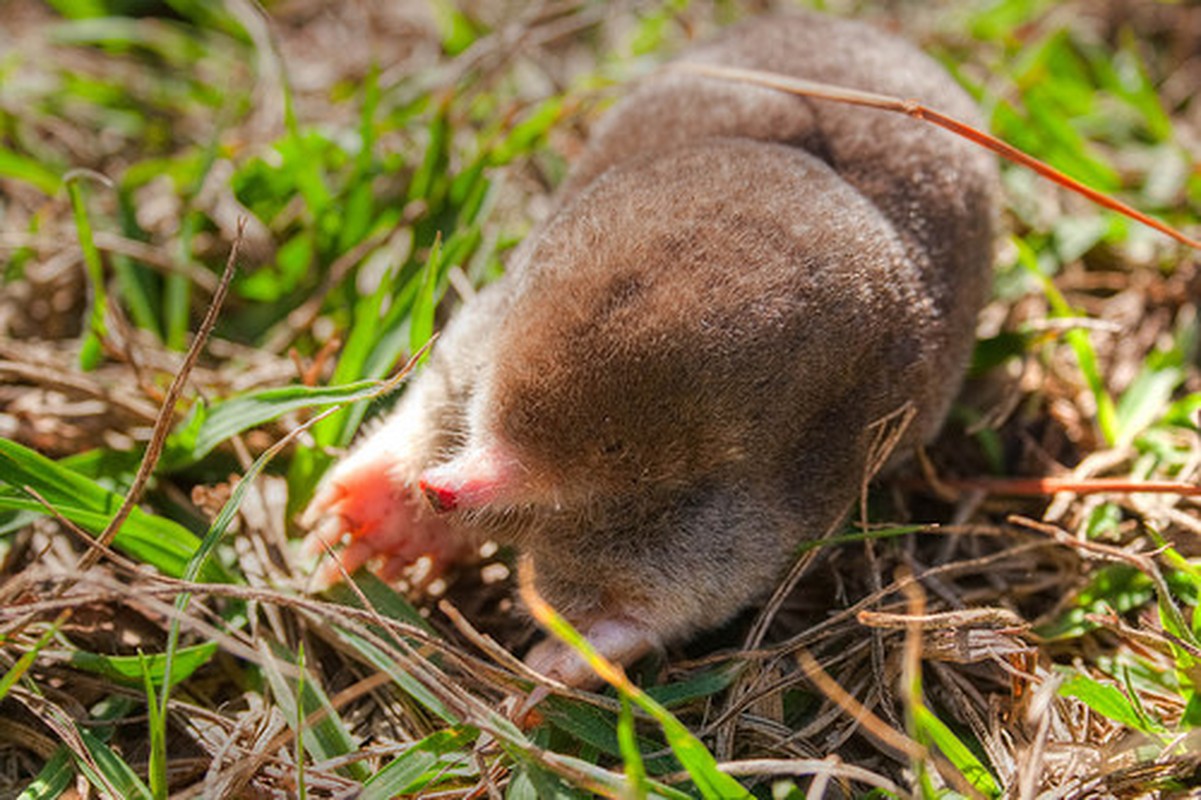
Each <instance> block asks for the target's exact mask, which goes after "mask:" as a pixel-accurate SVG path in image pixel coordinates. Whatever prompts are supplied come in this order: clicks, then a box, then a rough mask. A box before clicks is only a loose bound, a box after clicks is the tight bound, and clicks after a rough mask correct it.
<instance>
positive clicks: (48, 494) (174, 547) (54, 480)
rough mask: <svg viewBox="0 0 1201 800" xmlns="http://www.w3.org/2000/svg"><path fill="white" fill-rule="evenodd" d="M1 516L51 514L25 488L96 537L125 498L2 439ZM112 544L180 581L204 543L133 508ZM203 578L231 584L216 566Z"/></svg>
mask: <svg viewBox="0 0 1201 800" xmlns="http://www.w3.org/2000/svg"><path fill="white" fill-rule="evenodd" d="M0 483H4V484H8V486H9V487H11V488H6V487H4V486H0V510H17V511H33V512H37V513H39V514H42V515H45V514H48V513H50V512H49V511H48V510H47V509H46V507H45V506H43V505H42V504H41V503H40V502H39V501H38V500H37V499H36V498H34V497H32V496H29V495H28V494H27V493H26V492H25V491H24V487H29V488H30V489H33V490H34V491H35V492H37V493H38V494H39V495H40V496H41V498H42V499H44V500H45V501H46V502H47V503H49V504H50V505H51V507H53V508H54V510H55V511H56V512H58V513H59V514H62V516H63V517H65V518H66V519H68V520H70V521H71V522H74V523H75V524H77V525H79V526H80V527H82V528H83V529H85V530H87V531H89V532H91V533H92V534H99V533H100V532H101V531H103V530H104V529H105V527H106V526H107V525H108V523H109V521H110V520H111V519H112V517H113V514H115V513H116V511H117V509H118V508H120V507H121V497H120V496H119V495H117V494H115V493H113V492H110V491H109V490H107V489H105V488H104V487H102V486H100V485H99V484H97V483H96V482H95V481H92V480H90V479H88V478H86V477H84V476H82V475H80V474H79V473H77V472H75V471H74V470H71V469H68V468H67V467H64V466H63V465H62V464H59V463H57V462H55V461H52V460H50V459H49V458H46V457H45V456H43V455H42V454H41V453H38V452H36V451H34V450H30V449H28V448H26V447H22V446H21V445H19V444H17V443H16V442H13V441H10V440H8V439H3V438H0ZM113 544H114V545H115V546H116V547H117V548H118V549H120V550H122V551H123V552H125V553H128V554H129V555H131V556H133V557H134V558H136V559H138V560H139V561H142V562H143V563H146V564H149V565H151V566H153V567H155V568H156V569H158V570H160V571H162V572H163V573H165V574H167V575H170V576H171V577H174V578H179V577H182V576H183V574H184V569H185V567H186V565H187V563H188V559H189V558H191V557H192V555H193V554H194V553H195V552H196V549H197V548H198V547H199V545H200V540H199V539H197V538H196V536H195V535H193V534H192V532H191V531H189V530H188V529H187V528H185V527H183V526H182V525H180V524H179V523H176V522H173V521H171V520H169V519H166V518H165V517H159V516H155V515H152V514H147V513H146V512H144V511H142V510H141V509H139V508H136V507H135V508H134V509H133V511H132V513H130V515H129V518H128V519H126V520H125V524H123V525H122V526H121V530H120V532H119V533H118V534H117V537H116V539H114V540H113ZM201 577H202V579H203V580H207V581H221V582H227V581H229V580H230V579H231V578H230V576H229V575H228V574H227V573H226V572H225V570H224V569H222V568H221V567H220V566H219V565H217V564H209V565H206V566H205V569H204V570H203V572H202V574H201Z"/></svg>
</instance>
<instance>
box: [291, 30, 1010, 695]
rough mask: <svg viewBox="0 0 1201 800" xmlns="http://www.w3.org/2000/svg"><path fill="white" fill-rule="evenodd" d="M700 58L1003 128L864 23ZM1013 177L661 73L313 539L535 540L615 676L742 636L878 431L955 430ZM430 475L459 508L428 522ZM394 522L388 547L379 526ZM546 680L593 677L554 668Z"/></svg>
mask: <svg viewBox="0 0 1201 800" xmlns="http://www.w3.org/2000/svg"><path fill="white" fill-rule="evenodd" d="M685 58H686V59H688V60H693V61H707V62H712V63H718V64H725V65H731V66H741V67H750V68H757V69H763V70H770V71H776V72H781V73H786V74H790V75H796V76H799V77H804V78H808V79H813V80H819V81H825V82H829V83H833V84H837V85H841V86H847V87H852V88H861V89H866V90H870V91H875V92H882V93H887V94H894V95H899V96H902V97H914V98H917V99H920V100H921V101H923V102H925V103H926V104H928V105H930V106H933V107H935V108H939V109H940V110H943V111H946V112H948V113H950V114H952V115H953V116H956V117H959V118H960V119H964V120H967V121H970V122H977V119H976V113H975V111H974V109H973V108H972V104H971V102H970V100H969V99H968V98H967V97H966V95H965V94H964V93H963V92H962V91H961V90H960V89H959V88H958V87H957V86H956V85H955V84H954V83H953V82H952V81H951V79H950V78H949V77H948V76H947V75H946V74H945V73H944V72H943V70H942V69H941V68H939V67H938V66H937V65H936V64H935V63H934V62H932V61H931V60H930V59H929V58H927V57H926V56H924V55H922V54H921V53H920V52H918V51H916V50H915V49H914V48H912V47H911V46H909V45H907V44H905V43H904V42H901V41H899V40H897V39H895V38H892V37H890V36H887V35H885V34H883V33H881V32H879V31H876V30H874V29H872V28H869V27H866V26H863V25H860V24H857V23H853V22H848V21H843V20H838V19H833V18H829V17H822V16H816V15H795V16H789V17H771V18H763V19H758V20H753V21H751V22H748V23H746V24H743V25H740V26H738V27H735V28H733V29H731V30H729V31H727V32H726V33H725V34H724V35H723V36H721V37H720V38H718V39H717V40H715V41H713V42H712V43H710V44H707V45H704V46H701V47H698V48H695V49H693V50H692V51H690V52H688V53H686V54H685ZM994 181H995V166H994V164H993V162H992V159H991V158H990V157H989V156H988V155H986V154H984V153H982V152H981V151H979V150H978V149H976V148H975V147H974V146H972V145H970V144H968V143H966V142H964V141H962V140H960V139H958V138H956V137H954V136H952V135H951V134H948V133H946V132H944V131H942V130H939V129H935V128H932V127H931V126H929V125H926V124H923V123H920V122H917V121H914V120H911V119H908V118H904V117H900V116H897V115H895V114H889V113H885V112H880V111H874V110H868V109H861V108H852V107H849V106H845V105H841V104H837V103H833V102H829V101H820V100H806V99H801V98H797V97H794V96H790V95H785V94H782V93H778V92H774V91H770V90H766V89H761V88H756V87H751V86H747V85H741V84H735V83H729V82H723V81H720V80H716V79H713V78H703V77H699V76H695V75H688V74H684V73H680V72H670V71H668V72H661V73H657V74H656V75H654V76H652V77H650V78H649V79H647V80H646V81H644V82H643V83H642V84H641V85H640V86H639V87H638V88H636V89H635V90H634V91H633V92H632V93H631V94H630V95H629V96H628V97H627V98H626V99H625V100H623V101H622V102H620V103H619V104H618V105H617V106H616V107H615V108H614V109H613V110H612V111H611V112H610V113H609V114H608V115H607V116H606V118H605V119H604V121H603V123H602V125H601V128H600V130H599V131H598V134H597V136H596V138H595V141H594V143H593V144H592V145H591V146H590V148H589V150H588V152H587V153H586V154H585V155H584V156H583V158H582V159H581V161H580V163H579V164H578V165H577V166H576V168H575V170H574V172H573V174H572V175H571V176H570V177H569V179H568V181H567V184H566V185H565V186H564V187H563V189H562V191H561V198H562V203H563V205H562V208H561V210H560V211H559V212H558V213H557V214H556V215H555V216H554V217H553V218H552V219H551V220H550V221H548V222H547V223H546V224H545V225H544V226H543V227H542V228H541V229H540V230H539V231H538V232H537V233H536V234H535V236H533V237H532V238H531V240H530V241H528V242H526V243H525V244H524V245H523V247H522V248H521V250H520V252H519V255H518V257H517V259H516V260H515V263H514V264H512V265H511V267H510V269H509V271H508V274H506V276H505V277H504V278H503V279H502V280H500V281H499V282H497V283H496V284H495V285H493V286H491V287H489V288H488V289H486V290H484V291H483V292H482V293H481V294H480V296H479V297H478V298H477V299H476V300H474V301H473V302H472V303H470V304H468V305H467V306H466V307H464V308H463V309H462V311H461V312H460V314H459V316H458V318H457V319H456V320H455V322H454V323H452V325H451V326H450V328H449V330H448V331H447V333H446V336H445V337H444V339H443V341H441V342H440V343H439V345H438V348H437V351H436V353H435V356H434V358H433V359H432V360H431V362H430V365H429V367H428V368H427V369H426V371H425V372H424V374H422V375H421V377H420V378H419V379H418V380H417V382H416V384H415V385H414V386H413V387H412V388H411V389H410V390H409V394H408V396H406V397H405V398H404V400H403V401H402V404H401V407H400V408H399V409H398V411H397V412H396V414H395V416H393V417H392V418H391V419H390V420H388V421H386V422H385V423H384V424H383V425H382V426H381V427H379V428H378V429H377V430H376V431H375V432H374V433H373V434H372V435H371V436H369V437H367V439H366V440H365V441H364V443H363V444H362V445H360V446H359V448H358V449H357V450H356V451H355V452H354V453H352V454H351V456H349V457H348V459H347V460H346V461H345V462H344V463H343V464H342V465H340V466H339V467H338V468H337V469H336V470H335V471H334V473H333V475H332V476H331V478H330V482H329V483H328V484H327V488H326V490H325V492H324V494H323V495H321V496H319V498H318V500H317V501H315V504H314V507H313V509H311V510H310V515H309V516H310V520H316V519H318V518H320V517H322V516H326V517H333V518H335V519H339V520H341V522H337V523H333V524H327V525H326V530H325V532H323V533H321V534H320V537H321V538H323V539H325V540H327V541H329V540H333V539H334V538H336V537H337V536H340V535H341V534H342V533H343V532H346V531H350V532H352V533H355V534H356V540H355V541H356V543H352V545H351V547H356V546H357V547H358V550H356V551H355V553H356V558H355V561H362V560H365V559H366V558H367V557H370V556H372V555H377V554H379V555H383V556H384V557H386V558H387V557H391V560H390V561H389V562H388V563H389V564H393V565H403V563H407V561H411V560H412V558H413V557H414V556H413V555H412V551H413V550H414V549H415V546H412V545H409V546H407V549H406V545H405V543H404V542H402V543H401V544H400V545H394V544H392V543H393V542H394V541H395V540H404V539H405V535H406V534H405V531H406V530H409V529H421V530H426V531H428V530H431V528H430V527H429V526H431V525H433V526H434V528H433V530H435V531H443V532H444V535H445V536H446V537H447V541H448V542H450V541H456V540H458V539H459V538H460V537H461V536H462V534H463V533H467V534H477V535H485V536H494V537H497V538H499V539H502V540H506V541H513V542H515V543H517V544H518V545H519V546H520V547H521V548H523V549H524V550H525V551H527V552H529V553H530V554H532V556H533V558H534V563H535V566H536V569H537V574H538V585H539V588H540V590H541V591H542V592H543V593H544V595H545V596H546V597H547V599H549V600H550V601H551V602H552V603H553V604H555V605H557V606H558V607H560V609H562V610H563V611H564V612H566V613H567V614H568V616H569V617H570V618H571V619H572V620H573V621H575V622H576V623H577V624H579V625H581V626H582V627H583V628H584V629H585V631H586V632H589V631H591V632H593V633H592V634H591V635H593V636H594V638H595V639H596V640H597V641H598V642H599V644H600V646H601V647H602V649H604V650H607V651H608V652H609V654H610V655H612V656H613V657H615V658H618V659H626V660H628V659H629V658H632V657H634V656H636V655H637V654H638V653H639V652H642V651H644V650H645V649H646V648H647V647H651V646H654V645H656V644H659V643H661V642H663V641H667V640H672V639H678V638H681V637H684V636H687V635H689V634H691V633H693V632H694V631H696V630H697V629H698V628H703V627H709V626H713V625H716V624H719V623H721V622H722V621H723V620H725V619H727V618H728V617H729V616H730V615H732V614H734V613H735V612H737V611H738V610H739V609H741V608H743V607H745V606H746V605H747V604H748V603H750V602H753V601H754V600H755V599H757V598H759V597H760V596H762V595H763V594H765V593H766V592H768V591H769V590H770V589H771V587H772V586H773V583H774V581H775V580H776V579H777V577H778V576H779V574H780V572H781V570H782V569H783V568H784V567H786V566H787V565H788V563H789V562H790V560H791V554H792V553H793V551H794V550H795V548H796V546H797V544H798V543H800V542H802V541H804V540H806V539H809V538H812V537H814V536H818V535H820V534H821V533H822V532H824V531H826V530H828V529H829V528H830V527H831V526H832V525H833V524H834V523H836V522H837V521H838V519H839V517H840V516H841V515H843V514H845V513H846V510H847V508H848V507H849V506H850V504H851V503H852V501H853V500H854V499H855V497H856V496H857V493H858V491H859V489H860V487H861V484H862V479H863V476H864V472H865V469H866V461H867V457H868V451H869V445H870V442H871V438H872V431H871V430H870V426H871V425H872V423H873V422H876V421H879V420H881V419H882V418H884V417H886V416H888V415H889V414H892V413H893V412H897V411H899V410H901V409H904V408H906V407H909V408H912V409H913V410H914V411H915V412H916V416H915V418H914V420H913V422H912V424H911V425H910V427H909V428H908V430H907V433H906V436H905V438H904V440H903V442H902V447H905V446H907V445H912V444H915V443H917V442H920V441H921V440H923V439H926V438H928V437H930V436H931V435H933V433H934V432H935V431H936V430H937V428H938V426H939V425H940V424H941V421H942V418H943V416H944V414H945V412H946V409H947V407H948V404H949V402H950V400H951V398H952V397H953V396H954V394H955V392H956V390H957V388H958V386H959V381H960V376H961V374H962V372H963V369H964V365H965V362H966V359H967V356H968V353H969V351H970V348H971V344H972V341H973V326H974V320H975V315H976V312H977V310H978V309H979V306H980V304H981V302H982V300H983V296H984V291H985V286H986V284H987V280H988V275H989V264H990V254H991V228H992V217H993V211H992V205H991V203H992V197H991V195H992V192H993V184H994ZM372 471H374V472H372ZM371 474H379V475H380V476H381V477H380V478H379V480H378V481H377V482H376V483H377V484H378V485H377V486H376V487H375V488H374V489H361V488H358V487H359V485H360V484H362V483H367V484H370V483H371V481H370V480H367V479H364V480H360V478H362V477H363V476H369V475H371ZM356 481H357V482H356ZM419 484H421V485H422V486H423V487H424V488H425V491H426V492H427V494H429V495H430V496H431V498H433V500H434V502H435V503H436V504H437V505H438V507H439V508H441V509H442V510H444V511H446V510H449V511H450V513H449V514H446V515H442V516H438V517H434V515H433V513H432V512H431V511H429V510H427V509H423V508H421V504H420V502H419V501H417V500H415V498H417V497H418V495H417V488H416V487H417V486H418V485H419ZM330 486H332V487H335V490H334V491H332V493H331V490H330V488H329V487H330ZM347 486H350V487H352V488H350V489H347V488H346V487H347ZM371 492H376V494H377V496H376V498H375V499H371V498H369V497H368V495H369V494H370V493H371ZM380 492H382V493H383V495H382V497H383V498H384V499H383V500H380V499H379V493H380ZM389 498H391V500H390V501H389ZM388 502H392V503H393V504H394V505H393V508H394V513H392V514H391V515H384V518H381V519H379V520H378V526H380V527H382V528H384V529H386V530H387V534H386V535H385V534H378V533H374V532H373V530H374V526H376V524H377V523H376V522H375V521H372V522H371V524H370V525H362V524H360V523H361V522H362V521H363V517H364V516H371V513H370V512H368V511H364V510H363V509H366V508H368V507H371V508H375V507H379V506H383V507H387V504H388ZM460 506H461V507H460ZM347 520H352V521H351V522H348V521H347ZM434 520H436V521H434ZM438 526H443V527H438ZM373 537H374V538H373ZM410 538H411V537H410ZM373 542H378V543H379V544H378V546H376V545H375V544H372V543H373ZM416 549H420V548H416ZM426 550H432V551H433V554H434V555H435V556H442V557H445V558H449V557H451V556H452V555H453V547H452V546H451V545H450V544H447V545H446V551H445V552H442V551H440V550H438V548H437V547H432V548H431V547H426ZM398 552H403V556H401V557H396V553H398ZM360 555H361V556H362V558H359V557H358V556H360ZM352 566H353V565H352ZM533 663H535V664H536V665H537V666H538V667H539V668H542V669H546V670H548V671H551V672H555V673H556V674H558V675H559V676H560V677H564V678H565V679H567V680H570V681H573V682H577V683H582V682H587V677H586V675H585V674H584V673H582V672H581V671H580V668H579V665H578V664H575V663H574V662H572V660H571V657H570V656H569V655H567V654H566V653H564V652H562V651H558V650H556V649H554V648H553V647H550V648H549V649H544V650H543V651H542V652H540V653H538V654H535V656H534V658H533Z"/></svg>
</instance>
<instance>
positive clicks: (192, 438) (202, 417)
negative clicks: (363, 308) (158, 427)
mask: <svg viewBox="0 0 1201 800" xmlns="http://www.w3.org/2000/svg"><path fill="white" fill-rule="evenodd" d="M379 386H380V385H379V382H377V381H357V382H355V383H351V384H347V385H344V386H317V387H310V386H281V387H277V388H271V389H262V390H260V391H257V392H251V393H249V394H244V395H240V396H237V397H232V398H230V399H227V400H222V401H218V402H216V403H213V404H212V405H211V406H205V405H204V404H203V402H202V401H201V402H198V403H197V404H196V406H194V407H193V409H192V412H191V413H189V416H188V417H187V419H185V420H184V421H183V422H182V423H180V425H179V426H178V427H177V428H176V430H175V431H174V432H173V433H172V434H171V436H170V438H168V440H167V448H168V451H169V453H170V458H169V459H168V463H169V468H171V469H178V468H180V467H182V466H187V465H188V464H191V463H195V462H197V461H199V460H201V459H202V458H204V457H205V456H206V455H208V454H209V453H210V452H212V450H213V448H215V447H217V445H219V444H221V443H222V442H224V441H226V440H228V439H230V438H232V437H233V436H235V435H237V434H239V433H242V432H243V431H247V430H250V429H251V428H254V427H257V426H259V425H262V424H263V423H265V422H270V421H271V420H274V419H278V418H279V417H281V416H283V415H284V414H287V413H289V412H291V411H297V410H300V409H303V408H313V407H320V406H327V405H334V404H336V403H350V402H355V401H357V400H364V399H367V398H369V397H371V396H372V394H373V393H374V392H376V391H378V390H379Z"/></svg>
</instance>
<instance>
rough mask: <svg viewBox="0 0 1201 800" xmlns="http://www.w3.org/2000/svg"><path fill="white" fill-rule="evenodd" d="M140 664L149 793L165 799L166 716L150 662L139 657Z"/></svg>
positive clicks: (161, 799) (159, 799) (159, 798)
mask: <svg viewBox="0 0 1201 800" xmlns="http://www.w3.org/2000/svg"><path fill="white" fill-rule="evenodd" d="M139 656H140V654H139ZM141 664H142V686H143V688H144V690H145V692H146V727H147V730H148V731H149V738H150V765H149V767H148V769H149V774H148V776H147V777H148V778H149V780H150V793H151V794H153V795H154V798H155V800H165V798H166V797H167V724H166V717H165V716H164V715H163V714H162V713H161V711H160V709H159V706H158V698H157V696H156V692H155V691H154V680H153V678H151V674H150V664H149V662H148V660H147V659H145V658H141Z"/></svg>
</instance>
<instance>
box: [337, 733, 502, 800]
mask: <svg viewBox="0 0 1201 800" xmlns="http://www.w3.org/2000/svg"><path fill="white" fill-rule="evenodd" d="M478 736H479V731H477V730H475V729H474V728H452V729H447V730H441V731H438V732H436V733H432V734H430V735H429V736H427V737H425V738H424V739H422V740H421V741H419V742H417V743H415V744H414V745H412V746H411V747H409V748H408V749H406V750H405V751H404V753H403V754H401V755H400V756H399V757H397V758H396V759H394V760H393V761H391V762H389V763H388V764H386V765H385V766H384V767H383V768H382V769H381V770H380V771H379V772H377V773H375V775H372V776H371V778H370V780H368V781H367V782H366V783H364V784H363V789H362V791H361V792H360V793H359V794H358V798H359V800H389V799H390V798H393V797H397V796H399V795H410V794H416V793H420V792H422V791H424V790H426V789H432V788H433V787H435V786H437V785H438V784H439V783H441V782H443V781H444V780H448V779H453V778H464V777H474V776H475V775H476V774H477V771H476V769H475V767H474V766H472V759H471V749H470V747H469V745H470V744H471V742H473V741H475V739H476V738H477V737H478Z"/></svg>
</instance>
